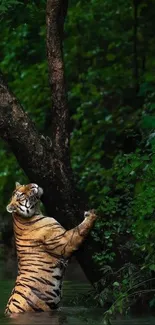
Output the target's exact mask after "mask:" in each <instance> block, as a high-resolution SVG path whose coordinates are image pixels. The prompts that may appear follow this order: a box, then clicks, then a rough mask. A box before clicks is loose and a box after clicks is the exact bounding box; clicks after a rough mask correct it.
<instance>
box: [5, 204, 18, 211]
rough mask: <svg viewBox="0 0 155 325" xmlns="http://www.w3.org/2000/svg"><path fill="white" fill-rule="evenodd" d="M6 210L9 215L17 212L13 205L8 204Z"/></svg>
mask: <svg viewBox="0 0 155 325" xmlns="http://www.w3.org/2000/svg"><path fill="white" fill-rule="evenodd" d="M6 210H7V211H8V212H9V213H12V212H15V211H16V209H15V207H14V206H13V204H8V205H7V207H6Z"/></svg>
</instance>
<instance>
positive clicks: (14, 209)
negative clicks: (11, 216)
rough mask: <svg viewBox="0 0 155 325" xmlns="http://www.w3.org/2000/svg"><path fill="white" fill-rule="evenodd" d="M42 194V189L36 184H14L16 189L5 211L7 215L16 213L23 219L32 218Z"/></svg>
mask: <svg viewBox="0 0 155 325" xmlns="http://www.w3.org/2000/svg"><path fill="white" fill-rule="evenodd" d="M42 194H43V189H42V188H41V187H39V186H38V185H37V184H33V183H31V184H28V185H21V184H19V183H16V188H15V190H14V192H13V194H12V197H11V200H10V203H9V204H8V205H7V207H6V209H7V211H8V212H9V213H17V214H19V215H20V216H22V217H25V218H29V217H32V216H33V215H34V214H35V213H36V210H37V207H38V202H39V200H40V197H41V195H42Z"/></svg>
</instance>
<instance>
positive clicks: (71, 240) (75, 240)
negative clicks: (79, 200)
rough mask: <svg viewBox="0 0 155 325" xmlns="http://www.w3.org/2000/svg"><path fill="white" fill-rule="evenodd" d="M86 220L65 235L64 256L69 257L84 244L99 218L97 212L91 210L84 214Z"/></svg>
mask: <svg viewBox="0 0 155 325" xmlns="http://www.w3.org/2000/svg"><path fill="white" fill-rule="evenodd" d="M84 217H85V219H84V220H83V222H82V223H80V224H79V225H78V226H77V227H75V228H73V229H70V230H68V231H67V232H66V233H65V235H64V240H65V243H66V244H65V246H64V256H65V257H69V256H70V255H71V254H72V253H73V252H74V251H75V250H77V249H78V248H79V246H80V245H81V244H82V243H83V241H84V240H85V238H86V236H87V235H88V232H89V231H90V230H91V228H92V227H93V224H94V222H95V220H96V218H97V216H96V214H95V211H94V210H90V211H87V212H85V213H84Z"/></svg>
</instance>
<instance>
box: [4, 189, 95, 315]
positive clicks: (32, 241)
mask: <svg viewBox="0 0 155 325" xmlns="http://www.w3.org/2000/svg"><path fill="white" fill-rule="evenodd" d="M42 194H43V190H42V188H40V187H39V186H38V185H37V184H33V183H31V184H28V185H20V184H19V183H17V184H16V188H15V190H14V192H13V195H12V198H11V200H10V203H9V204H8V206H7V211H8V212H9V213H12V215H13V227H14V235H15V242H16V249H17V258H18V275H17V279H16V282H15V287H14V289H13V291H12V293H11V296H10V299H9V301H8V304H7V306H6V310H5V313H6V314H7V315H11V314H13V313H14V314H16V313H24V312H43V311H44V312H48V311H50V310H53V309H55V308H58V306H59V303H60V300H61V286H62V279H63V275H64V271H65V268H66V265H67V261H68V259H69V258H70V257H71V255H72V253H73V252H74V251H75V250H77V249H78V248H79V246H80V245H81V243H82V242H83V241H84V239H85V238H86V236H87V234H88V232H89V230H90V229H91V228H92V226H93V224H94V221H95V220H96V215H95V213H94V211H93V210H91V211H88V212H85V214H84V217H85V219H84V221H83V222H82V223H81V224H80V225H79V226H77V227H75V228H73V229H71V230H65V229H64V228H63V227H62V226H61V225H60V224H59V223H58V222H57V221H56V220H55V219H54V218H50V217H47V216H44V215H43V214H42V213H41V211H40V208H39V202H40V197H41V195H42Z"/></svg>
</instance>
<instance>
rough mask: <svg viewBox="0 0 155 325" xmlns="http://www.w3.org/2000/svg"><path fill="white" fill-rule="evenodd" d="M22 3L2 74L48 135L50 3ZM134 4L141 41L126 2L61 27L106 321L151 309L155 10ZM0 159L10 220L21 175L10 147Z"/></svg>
mask: <svg viewBox="0 0 155 325" xmlns="http://www.w3.org/2000/svg"><path fill="white" fill-rule="evenodd" d="M17 2H18V1H3V2H1V6H2V8H1V7H0V10H1V12H3V13H5V15H3V17H2V18H3V19H2V33H1V36H0V37H1V43H0V52H1V69H2V71H3V72H4V73H5V74H6V75H7V79H8V82H9V86H10V87H11V89H12V90H13V91H14V93H15V94H16V95H17V97H18V98H19V99H20V101H21V103H22V105H23V107H24V109H25V110H26V111H27V112H28V113H29V115H30V116H31V118H32V119H33V120H34V121H35V122H36V124H37V127H38V129H39V130H40V131H41V132H43V131H44V130H45V132H46V133H48V132H49V130H48V126H49V124H48V121H49V108H50V89H49V85H48V68H47V62H46V45H45V1H43V0H42V1H39V3H38V2H37V1H31V3H29V2H28V3H27V4H23V2H22V5H21V4H20V3H17ZM138 3H139V6H138V26H137V27H138V28H137V31H138V32H137V35H136V40H135V35H134V25H135V21H134V7H133V2H131V1H129V0H127V1H123V0H118V1H108V0H107V1H102V0H95V1H94V0H90V1H86V0H79V1H75V0H73V1H72V2H71V3H70V7H69V11H68V16H67V21H66V25H65V37H64V60H65V67H66V78H67V83H68V99H69V107H70V113H71V159H72V166H73V169H74V173H75V179H76V182H77V184H78V187H79V189H81V190H84V191H85V192H86V193H87V195H88V199H89V204H90V207H94V208H96V209H97V211H98V214H99V216H100V217H99V220H98V222H97V223H96V225H95V228H94V230H93V231H92V235H93V236H94V238H95V240H96V241H97V242H98V243H100V246H101V253H100V254H94V259H95V261H96V263H97V264H98V266H99V267H100V268H101V270H102V272H103V279H102V281H101V283H98V284H97V285H96V286H97V288H98V287H99V286H100V285H101V286H102V290H101V292H100V293H97V294H96V296H95V298H96V301H97V302H98V303H100V305H104V306H107V305H108V306H109V305H110V304H111V307H110V309H108V313H107V315H108V317H109V315H111V314H113V313H114V312H115V311H119V312H120V313H123V312H124V311H125V310H127V311H128V310H129V308H131V307H132V304H136V302H137V301H138V299H143V300H146V305H147V306H149V307H150V308H152V306H154V302H155V299H154V291H153V290H154V282H153V281H152V282H151V280H150V279H151V278H152V277H153V276H154V275H153V272H154V270H155V254H154V250H155V247H154V245H155V244H154V243H155V235H154V234H155V218H154V213H155V203H154V189H155V181H154V179H155V117H154V116H155V91H154V86H155V77H154V68H155V60H154V51H155V39H154V27H155V1H154V0H150V1H148V2H145V1H138ZM10 6H11V9H10ZM21 6H24V7H22V8H24V9H23V11H22V15H21V14H20V12H21ZM1 16H2V15H1ZM134 41H136V45H137V53H136V51H134V48H135V47H134ZM135 66H136V67H137V69H138V75H137V77H135ZM135 78H137V79H136V80H135ZM137 84H138V87H137ZM137 89H138V90H137ZM0 157H1V159H0V197H1V200H0V208H1V213H2V215H3V214H4V215H5V212H4V211H5V205H6V201H7V200H8V197H9V193H10V192H11V190H12V186H13V184H14V181H15V180H19V181H24V180H25V178H24V177H25V176H24V175H23V173H22V171H21V170H19V166H18V165H17V163H16V161H15V158H14V157H13V156H12V155H11V153H10V151H9V150H8V147H7V146H6V145H4V143H1V144H0ZM149 290H150V291H149ZM141 297H142V298H141Z"/></svg>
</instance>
